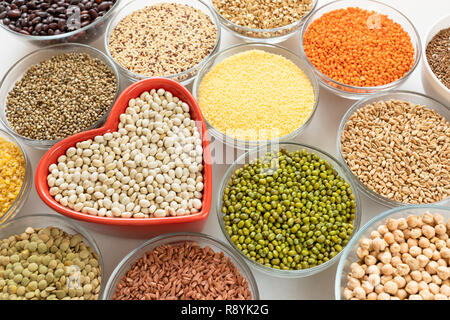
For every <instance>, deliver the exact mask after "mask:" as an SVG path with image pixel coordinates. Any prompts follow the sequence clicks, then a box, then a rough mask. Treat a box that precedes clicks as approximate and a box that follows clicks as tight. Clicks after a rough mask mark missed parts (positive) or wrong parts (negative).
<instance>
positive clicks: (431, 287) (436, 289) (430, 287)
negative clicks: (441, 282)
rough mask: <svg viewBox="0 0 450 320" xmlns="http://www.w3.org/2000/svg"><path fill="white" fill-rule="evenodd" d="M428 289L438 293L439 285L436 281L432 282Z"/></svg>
mask: <svg viewBox="0 0 450 320" xmlns="http://www.w3.org/2000/svg"><path fill="white" fill-rule="evenodd" d="M428 290H430V292H431V293H432V294H438V293H439V286H438V285H437V284H436V283H430V284H429V285H428Z"/></svg>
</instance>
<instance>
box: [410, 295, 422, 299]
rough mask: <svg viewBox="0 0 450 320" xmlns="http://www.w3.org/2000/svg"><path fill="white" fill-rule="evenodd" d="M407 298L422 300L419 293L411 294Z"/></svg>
mask: <svg viewBox="0 0 450 320" xmlns="http://www.w3.org/2000/svg"><path fill="white" fill-rule="evenodd" d="M409 300H423V298H422V296H421V295H419V294H412V295H410V296H409Z"/></svg>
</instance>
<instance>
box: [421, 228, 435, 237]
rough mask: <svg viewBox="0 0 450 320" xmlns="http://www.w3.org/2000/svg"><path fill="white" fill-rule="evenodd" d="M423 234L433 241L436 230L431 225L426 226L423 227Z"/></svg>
mask: <svg viewBox="0 0 450 320" xmlns="http://www.w3.org/2000/svg"><path fill="white" fill-rule="evenodd" d="M422 233H423V235H424V236H425V237H427V238H428V239H431V238H433V237H434V235H435V230H434V228H433V227H432V226H430V225H424V226H423V227H422Z"/></svg>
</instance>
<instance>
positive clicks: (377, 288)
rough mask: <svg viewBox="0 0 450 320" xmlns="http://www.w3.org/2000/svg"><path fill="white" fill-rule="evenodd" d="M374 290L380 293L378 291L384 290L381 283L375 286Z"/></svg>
mask: <svg viewBox="0 0 450 320" xmlns="http://www.w3.org/2000/svg"><path fill="white" fill-rule="evenodd" d="M374 290H375V292H376V293H378V294H380V293H382V292H384V286H383V285H382V284H378V285H376V286H375V289H374Z"/></svg>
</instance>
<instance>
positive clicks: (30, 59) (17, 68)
mask: <svg viewBox="0 0 450 320" xmlns="http://www.w3.org/2000/svg"><path fill="white" fill-rule="evenodd" d="M68 52H84V53H86V54H88V55H89V56H91V57H93V58H97V59H99V60H101V61H102V62H103V63H105V64H106V65H107V66H108V67H109V69H110V70H111V71H112V72H114V75H115V77H116V82H117V84H116V94H115V96H114V99H113V101H112V103H111V106H109V108H108V110H107V111H106V113H105V114H104V115H103V116H102V117H101V118H100V119H99V120H98V121H97V122H96V123H95V124H94V125H92V126H91V127H89V128H86V130H90V129H94V128H98V127H100V126H101V125H103V123H104V122H105V120H106V118H107V117H108V114H109V111H110V110H111V108H112V106H113V104H114V102H115V100H116V99H117V96H118V95H119V85H120V83H119V72H118V71H117V68H116V66H115V65H114V63H113V62H112V61H111V59H110V58H108V57H107V56H106V55H105V54H104V53H103V52H101V51H99V50H97V49H95V48H93V47H90V46H88V45H84V44H79V43H62V44H55V45H52V46H48V47H44V48H40V49H37V50H35V51H33V52H31V53H29V54H27V55H26V56H24V57H23V58H21V59H20V60H18V61H17V62H16V63H14V65H12V67H11V68H10V69H9V70H8V71H7V72H6V74H5V76H4V77H3V79H2V80H1V82H0V105H1V106H2V107H1V108H0V122H1V123H2V124H3V125H4V126H5V127H6V129H7V130H8V132H9V133H10V134H12V135H13V136H15V137H16V138H18V139H20V140H22V141H23V142H24V143H25V144H26V145H29V146H30V147H33V148H36V149H41V150H48V149H50V148H51V147H52V146H53V145H54V144H56V143H57V142H58V141H61V140H62V139H58V140H35V139H30V138H28V137H24V136H22V135H19V134H18V133H16V132H15V131H14V130H13V129H12V128H11V126H10V125H9V123H8V120H7V119H6V107H5V106H6V101H7V98H8V93H9V92H10V91H11V89H12V88H13V87H14V85H15V84H16V82H17V81H19V80H20V79H21V78H22V76H23V74H24V73H25V72H26V71H27V70H28V68H30V67H31V66H33V65H36V64H38V63H40V62H42V61H44V60H48V59H50V58H51V57H54V56H56V55H58V54H63V53H68Z"/></svg>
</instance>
